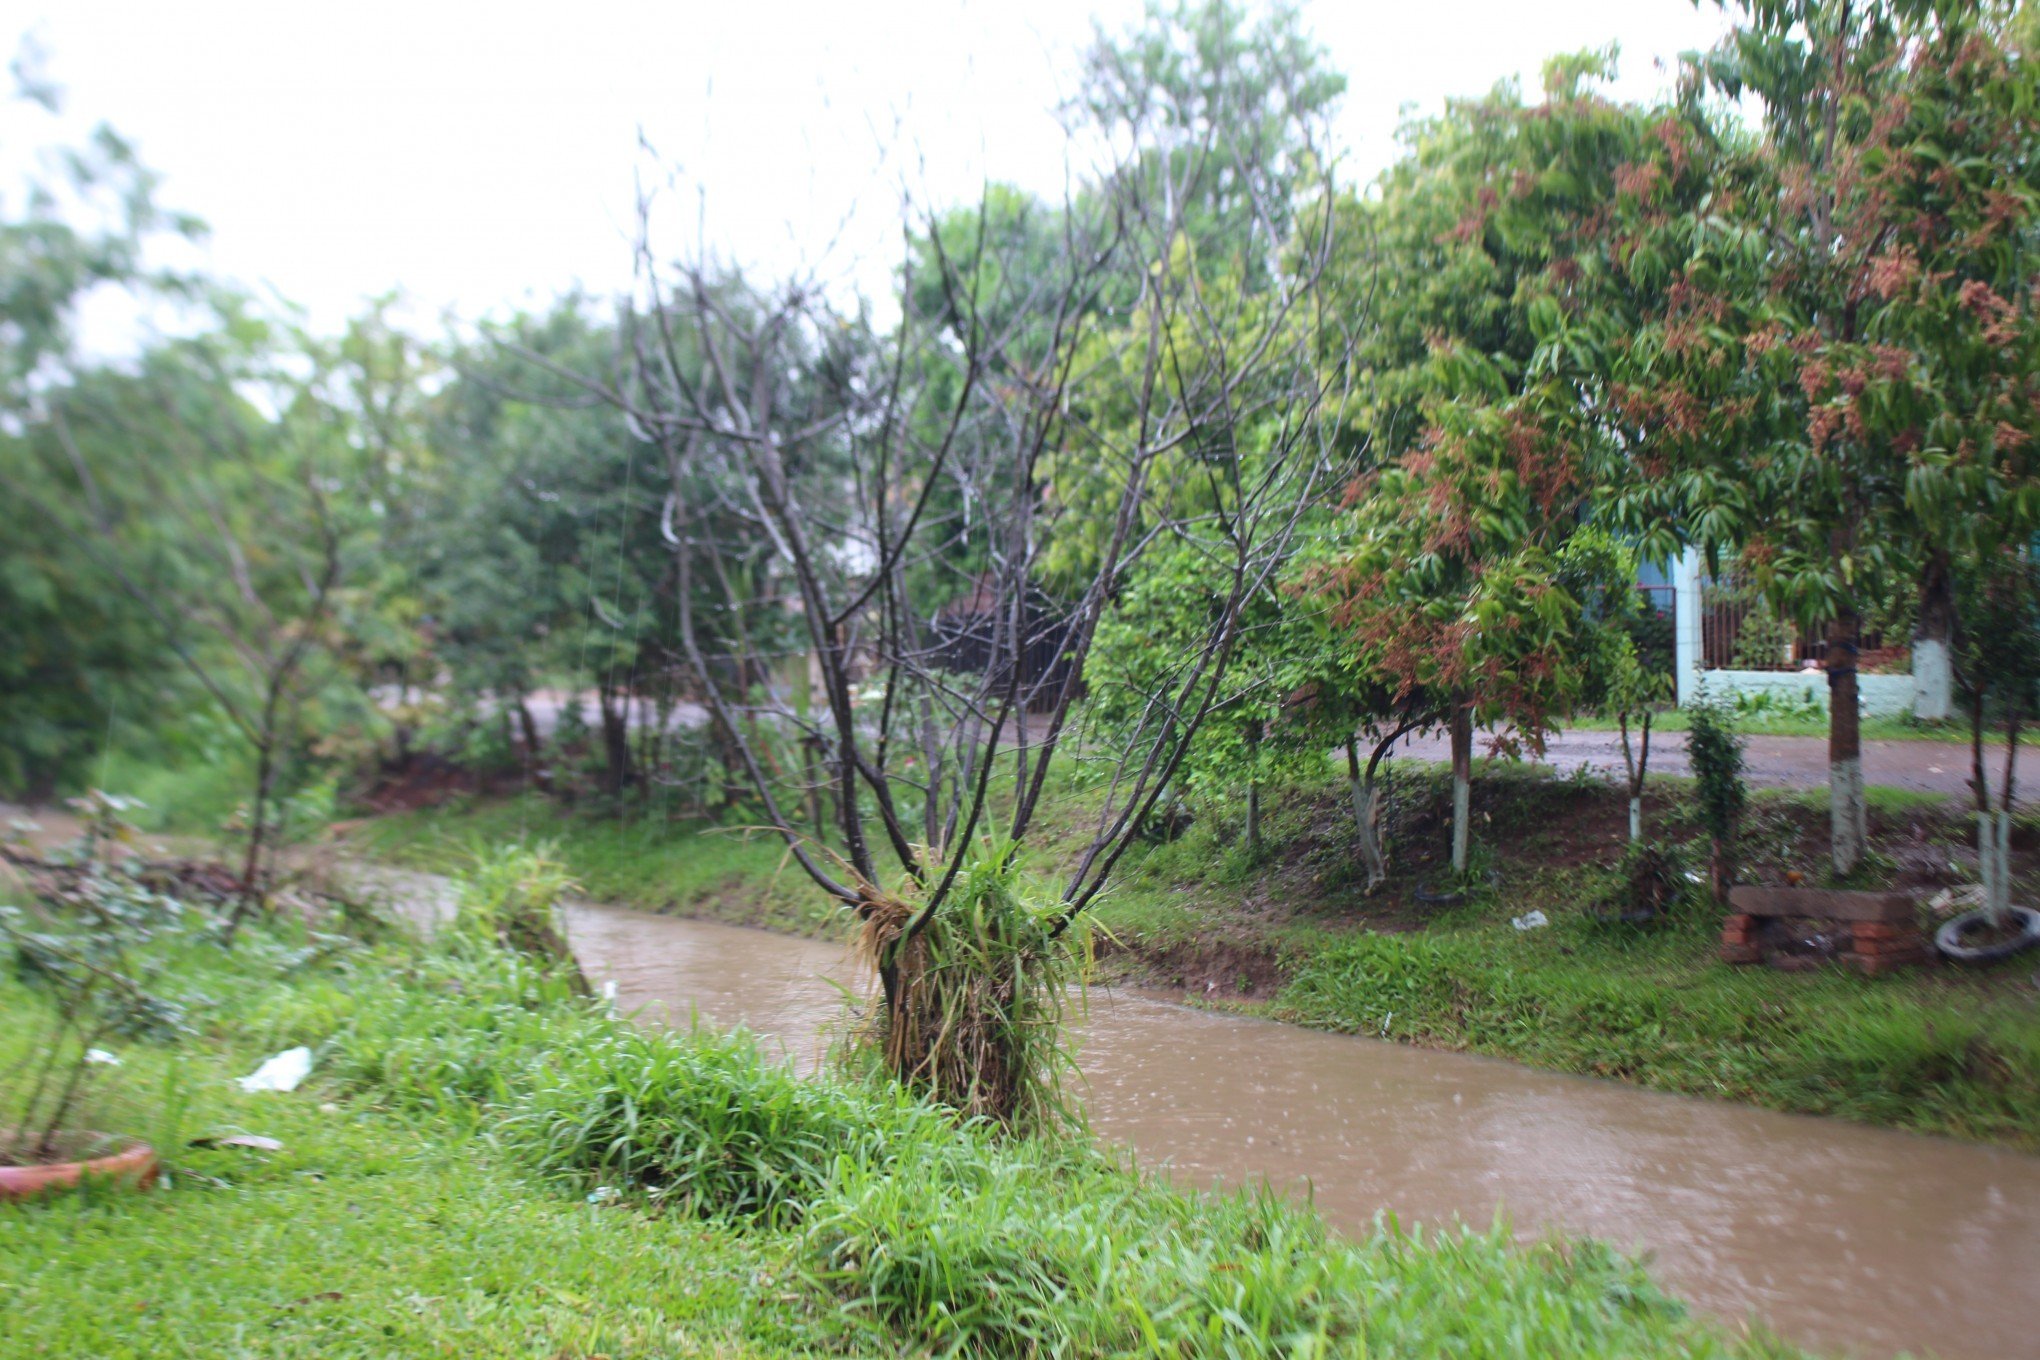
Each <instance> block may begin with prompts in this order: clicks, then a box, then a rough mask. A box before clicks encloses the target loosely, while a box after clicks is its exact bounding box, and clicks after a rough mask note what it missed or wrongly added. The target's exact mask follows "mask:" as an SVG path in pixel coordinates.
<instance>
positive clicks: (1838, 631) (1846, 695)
mask: <svg viewBox="0 0 2040 1360" xmlns="http://www.w3.org/2000/svg"><path fill="white" fill-rule="evenodd" d="M1861 628H1862V624H1861V620H1860V619H1858V618H1857V616H1856V612H1855V610H1854V609H1853V608H1847V609H1844V610H1842V611H1841V612H1840V613H1838V614H1837V615H1836V616H1835V617H1834V619H1833V620H1831V621H1830V622H1829V624H1828V630H1827V677H1828V813H1829V824H1830V840H1829V851H1830V854H1831V855H1832V858H1833V863H1834V870H1835V873H1836V874H1837V875H1847V874H1851V873H1854V872H1855V871H1856V867H1857V866H1858V865H1860V864H1861V863H1862V862H1863V847H1864V845H1865V843H1866V842H1867V841H1868V839H1869V833H1870V827H1869V813H1868V810H1867V809H1866V808H1865V806H1864V803H1863V731H1862V711H1861V701H1860V699H1859V697H1858V694H1857V687H1856V655H1857V651H1858V644H1859V642H1860V636H1861Z"/></svg>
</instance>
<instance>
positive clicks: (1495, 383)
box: [1301, 54, 1706, 871]
mask: <svg viewBox="0 0 2040 1360" xmlns="http://www.w3.org/2000/svg"><path fill="white" fill-rule="evenodd" d="M1611 73H1612V72H1611V63H1610V61H1609V60H1608V59H1607V58H1606V57H1603V56H1597V55H1594V54H1587V55H1583V56H1579V57H1573V58H1567V59H1563V60H1561V61H1558V62H1555V63H1553V65H1552V67H1551V69H1550V70H1549V71H1548V73H1547V98H1546V100H1545V101H1544V102H1543V103H1541V104H1537V105H1526V104H1525V103H1524V102H1523V101H1522V100H1521V98H1520V97H1519V96H1518V95H1517V94H1516V92H1515V91H1514V90H1513V89H1511V88H1508V87H1503V88H1501V89H1499V90H1497V91H1496V92H1495V93H1494V94H1493V95H1491V96H1489V97H1488V98H1487V99H1485V100H1482V101H1478V102H1473V103H1460V104H1453V105H1451V106H1449V107H1448V109H1447V112H1446V114H1445V115H1444V116H1443V117H1441V118H1439V119H1436V120H1433V121H1430V122H1427V123H1422V124H1418V125H1417V126H1416V127H1415V128H1414V129H1413V130H1412V132H1411V134H1410V135H1411V141H1412V149H1411V152H1410V154H1409V156H1408V157H1406V158H1405V160H1404V161H1403V162H1401V163H1400V164H1399V165H1397V166H1396V167H1395V168H1394V169H1392V170H1391V171H1390V172H1389V173H1388V174H1387V175H1386V176H1384V178H1383V180H1382V182H1381V184H1380V186H1379V191H1378V194H1377V195H1376V196H1374V197H1371V198H1368V199H1365V200H1355V201H1353V202H1351V203H1349V204H1348V205H1347V207H1346V212H1347V229H1346V231H1345V232H1344V233H1342V235H1341V237H1340V241H1341V250H1342V254H1341V257H1340V260H1339V271H1340V272H1339V282H1340V286H1341V287H1342V288H1344V289H1346V290H1348V292H1349V295H1350V296H1351V297H1352V298H1353V299H1354V302H1355V305H1356V306H1358V305H1360V304H1361V303H1362V301H1363V300H1364V302H1365V304H1366V305H1367V306H1368V307H1369V308H1370V309H1371V311H1370V312H1369V314H1368V315H1369V324H1368V326H1367V328H1366V329H1365V330H1363V332H1362V333H1361V336H1360V340H1359V346H1358V352H1357V355H1356V360H1355V361H1356V362H1357V363H1358V364H1360V365H1362V370H1363V371H1362V374H1361V379H1360V381H1359V383H1358V384H1357V392H1358V396H1357V397H1356V401H1355V404H1354V405H1353V407H1351V408H1350V409H1349V411H1348V419H1349V421H1350V429H1351V430H1352V431H1353V435H1354V438H1355V441H1356V442H1357V443H1359V444H1360V445H1361V447H1362V448H1363V450H1364V453H1363V455H1362V462H1363V471H1362V472H1361V473H1360V474H1359V475H1358V476H1356V477H1355V478H1354V479H1353V481H1352V482H1351V484H1350V487H1349V490H1348V495H1347V499H1348V501H1349V503H1350V504H1352V506H1353V507H1354V522H1353V524H1352V525H1351V527H1350V530H1349V533H1348V536H1347V537H1346V538H1345V540H1344V541H1343V542H1342V543H1340V544H1339V545H1337V546H1336V547H1333V548H1330V549H1329V550H1328V552H1327V554H1326V555H1325V556H1324V557H1323V558H1321V560H1319V561H1318V562H1316V563H1314V564H1313V565H1311V566H1310V568H1309V569H1308V570H1307V571H1306V572H1305V573H1304V574H1303V575H1302V577H1301V582H1302V588H1303V589H1305V590H1306V591H1309V592H1314V593H1316V594H1318V595H1319V596H1321V597H1322V598H1323V599H1324V600H1325V601H1326V602H1327V603H1328V606H1329V607H1328V608H1327V609H1326V610H1325V612H1324V615H1323V617H1324V618H1325V620H1326V622H1327V624H1328V626H1329V627H1330V628H1331V629H1332V631H1333V633H1334V635H1335V636H1336V637H1337V638H1338V639H1339V644H1340V647H1341V649H1342V654H1341V655H1339V656H1338V658H1337V660H1336V662H1335V665H1334V669H1333V671H1332V675H1333V677H1334V683H1333V684H1332V685H1331V688H1333V689H1335V690H1343V691H1344V692H1346V693H1349V694H1352V695H1355V696H1366V695H1370V694H1371V695H1374V696H1375V698H1374V700H1372V701H1370V702H1368V703H1367V704H1366V705H1365V706H1366V707H1368V708H1369V709H1370V710H1371V711H1372V712H1373V713H1374V714H1375V716H1376V720H1377V722H1386V721H1388V720H1389V719H1390V717H1391V715H1400V716H1399V717H1397V718H1396V719H1395V721H1397V722H1407V721H1409V720H1411V719H1412V718H1414V719H1416V720H1417V721H1427V720H1434V721H1439V722H1442V723H1443V725H1445V726H1446V727H1447V729H1448V731H1449V732H1450V734H1451V747H1452V779H1453V814H1454V815H1453V835H1452V863H1453V866H1454V868H1455V869H1457V870H1461V871H1463V870H1464V868H1465V866H1466V863H1467V853H1468V839H1469V819H1468V808H1469V803H1470V781H1471V775H1472V755H1473V734H1474V729H1475V727H1476V725H1478V724H1481V723H1489V724H1498V725H1501V726H1502V727H1503V728H1504V729H1505V737H1504V740H1505V742H1513V741H1518V740H1520V741H1526V742H1528V743H1529V744H1531V745H1532V746H1533V747H1534V746H1536V745H1538V744H1539V743H1540V742H1541V740H1542V737H1543V735H1544V733H1545V732H1546V731H1547V730H1548V729H1549V728H1550V727H1551V726H1552V724H1553V723H1554V722H1555V721H1556V720H1557V719H1558V718H1560V717H1562V716H1563V715H1564V714H1565V713H1567V712H1568V711H1569V710H1570V709H1571V708H1572V707H1573V706H1574V705H1575V704H1576V703H1578V702H1579V701H1581V700H1582V698H1583V697H1585V696H1586V695H1587V694H1588V693H1589V692H1590V689H1591V681H1592V673H1593V671H1594V668H1595V666H1596V665H1597V664H1598V658H1599V657H1600V656H1601V654H1602V651H1603V648H1602V647H1601V645H1600V644H1599V643H1598V642H1597V641H1595V637H1594V635H1595V630H1596V629H1597V628H1600V627H1603V626H1604V620H1606V624H1605V626H1613V620H1612V618H1610V617H1609V616H1608V612H1607V611H1606V610H1604V609H1603V608H1602V607H1601V604H1600V601H1601V600H1602V599H1603V598H1604V597H1607V596H1608V594H1609V592H1610V591H1611V590H1614V589H1616V588H1617V587H1618V586H1619V590H1620V596H1621V598H1622V599H1625V600H1626V598H1627V597H1628V595H1629V594H1630V593H1631V591H1632V589H1633V576H1632V577H1631V578H1630V579H1629V580H1627V581H1621V582H1616V581H1613V580H1611V579H1609V578H1608V577H1607V575H1606V571H1607V570H1608V569H1609V567H1610V559H1609V556H1608V554H1606V553H1604V552H1598V551H1596V552H1588V551H1586V549H1585V545H1584V544H1583V545H1582V546H1581V547H1580V548H1578V549H1575V548H1573V547H1572V543H1573V539H1574V537H1575V535H1576V534H1577V533H1578V531H1579V529H1580V526H1581V525H1582V523H1583V522H1584V521H1585V520H1586V519H1587V517H1588V516H1589V515H1590V514H1592V513H1593V512H1594V511H1595V509H1596V506H1597V504H1598V503H1599V502H1601V501H1604V500H1606V499H1608V498H1610V497H1611V495H1612V494H1613V493H1614V492H1615V491H1616V490H1617V489H1620V488H1623V487H1625V486H1626V484H1627V483H1628V482H1629V481H1630V480H1631V479H1632V478H1633V477H1635V476H1636V475H1637V471H1636V465H1635V461H1634V459H1633V458H1632V457H1631V450H1630V449H1629V448H1627V447H1626V446H1625V445H1623V444H1622V443H1621V441H1620V440H1619V439H1618V438H1617V437H1616V435H1615V432H1614V431H1613V430H1612V429H1611V428H1610V425H1609V422H1608V419H1607V415H1606V409H1605V407H1606V403H1605V396H1604V387H1603V383H1602V377H1601V368H1602V365H1603V363H1604V359H1605V345H1606V343H1607V339H1608V337H1609V336H1610V335H1613V334H1620V333H1621V331H1622V329H1623V328H1624V327H1625V326H1627V325H1628V324H1630V322H1631V320H1632V319H1633V318H1634V317H1635V316H1637V315H1640V314H1645V313H1646V312H1647V311H1648V309H1649V306H1650V305H1651V303H1652V301H1653V299H1654V297H1655V292H1656V290H1659V289H1661V288H1662V287H1663V286H1664V282H1665V281H1664V279H1663V278H1662V276H1661V271H1653V270H1651V269H1648V268H1644V269H1638V268H1637V267H1636V262H1635V261H1634V260H1633V259H1632V258H1631V257H1630V255H1629V254H1628V253H1627V252H1625V251H1624V250H1623V249H1622V245H1621V243H1620V242H1618V241H1616V240H1614V239H1613V238H1612V237H1611V235H1610V234H1609V232H1608V231H1607V224H1608V221H1609V219H1610V216H1611V213H1612V207H1611V205H1613V204H1614V203H1616V202H1617V201H1618V200H1621V199H1624V198H1628V199H1631V200H1635V199H1639V198H1642V197H1645V196H1648V197H1649V198H1651V199H1652V200H1653V202H1654V203H1655V204H1656V205H1657V206H1656V207H1655V208H1654V209H1653V211H1655V212H1660V213H1662V212H1666V211H1670V210H1671V209H1672V208H1673V207H1685V206H1690V205H1691V204H1693V203H1694V202H1696V201H1698V199H1699V198H1700V197H1701V196H1702V195H1703V194H1704V192H1705V189H1706V184H1705V180H1704V177H1703V175H1702V173H1701V171H1702V169H1703V168H1704V166H1703V165H1700V164H1696V163H1695V162H1694V161H1693V160H1692V159H1691V158H1690V157H1688V156H1686V155H1685V154H1684V153H1685V147H1686V146H1687V144H1688V141H1689V140H1690V138H1691V137H1692V136H1693V135H1694V134H1693V133H1692V131H1691V130H1690V129H1689V128H1688V127H1687V126H1686V121H1687V120H1686V119H1684V118H1683V117H1681V116H1679V115H1676V114H1672V113H1666V112H1662V111H1650V110H1644V109H1639V108H1636V107H1633V106H1628V105H1623V104H1618V103H1614V102H1611V101H1609V100H1607V99H1605V98H1603V97H1601V96H1600V95H1599V94H1598V93H1596V92H1595V88H1594V85H1595V82H1596V81H1597V80H1598V79H1601V78H1603V77H1605V76H1607V75H1609V74H1611ZM1356 763H1357V762H1356Z"/></svg>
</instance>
